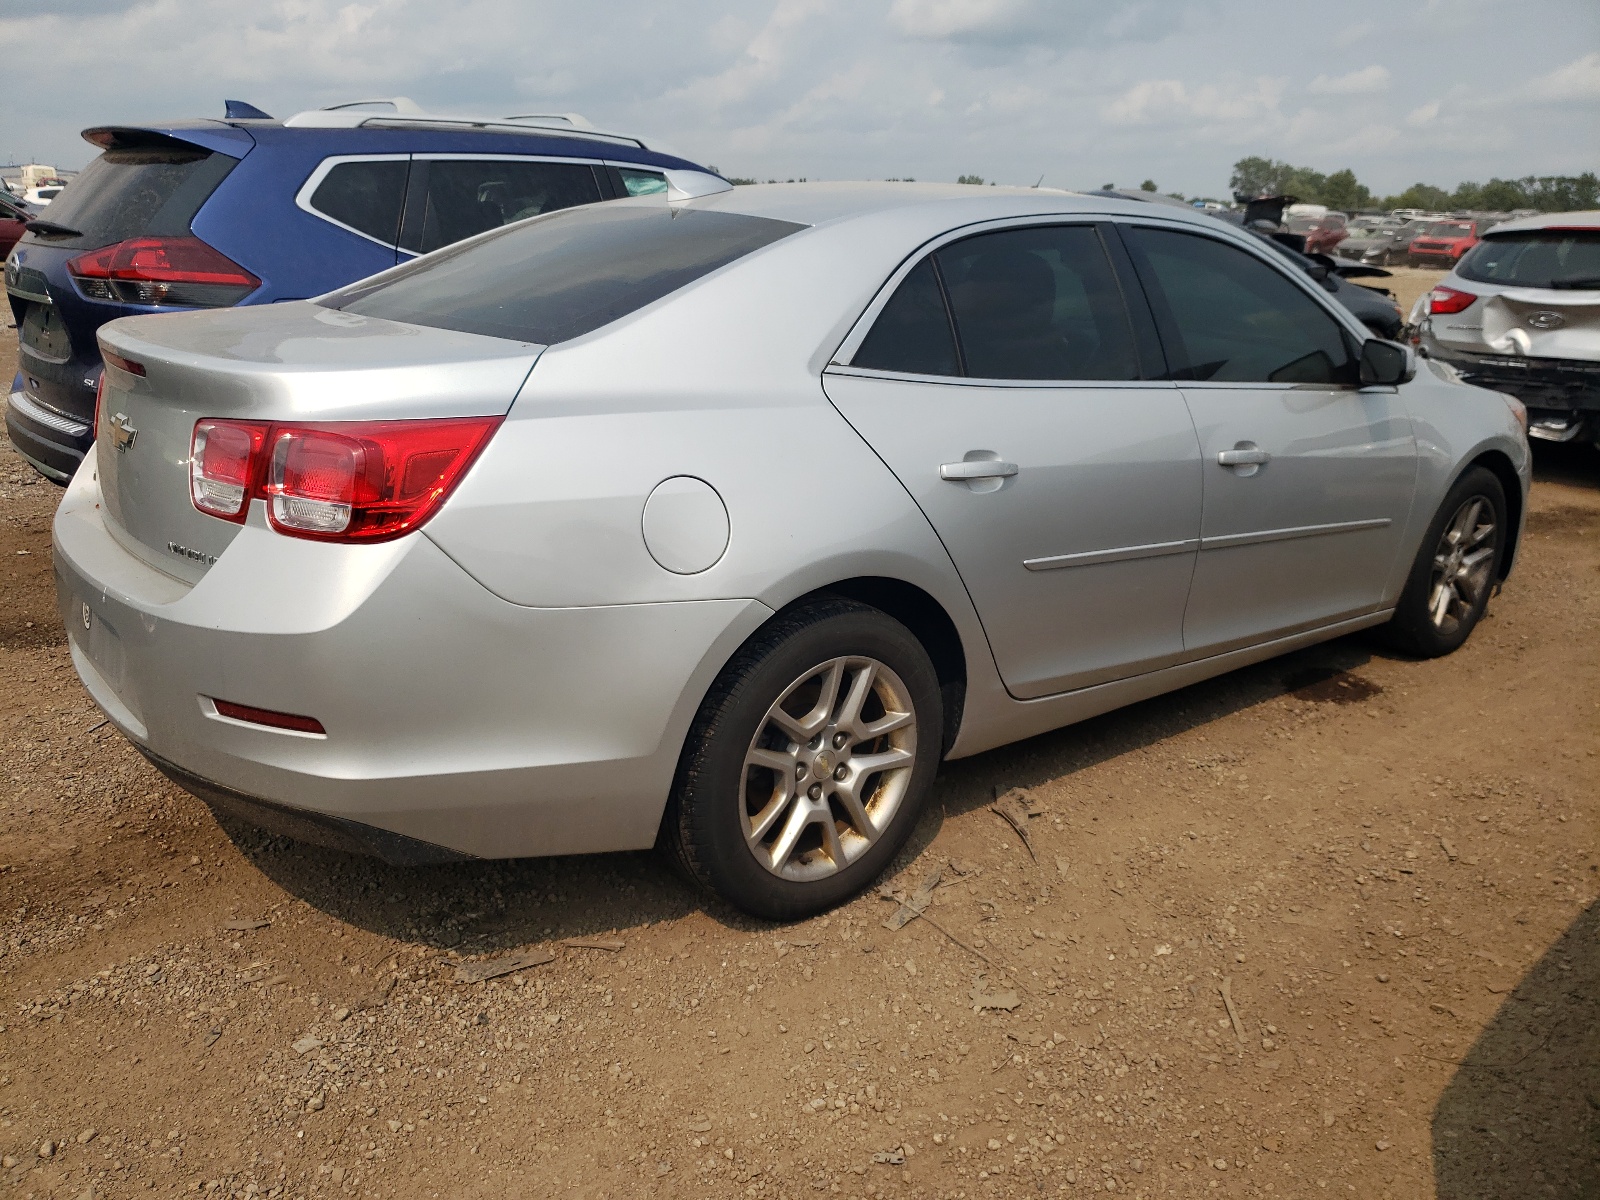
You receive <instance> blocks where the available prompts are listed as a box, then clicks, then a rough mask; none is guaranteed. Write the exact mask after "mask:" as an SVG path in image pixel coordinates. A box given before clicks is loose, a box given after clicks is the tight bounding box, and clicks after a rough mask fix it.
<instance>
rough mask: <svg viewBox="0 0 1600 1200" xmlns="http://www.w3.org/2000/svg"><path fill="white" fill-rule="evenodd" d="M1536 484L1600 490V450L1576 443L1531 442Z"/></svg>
mask: <svg viewBox="0 0 1600 1200" xmlns="http://www.w3.org/2000/svg"><path fill="white" fill-rule="evenodd" d="M1529 444H1530V445H1531V446H1532V447H1533V479H1534V482H1535V483H1564V484H1566V485H1567V486H1569V487H1585V488H1600V450H1597V449H1596V448H1595V447H1593V446H1588V445H1580V444H1578V443H1576V442H1566V443H1564V444H1558V443H1553V442H1538V441H1535V442H1531V443H1529Z"/></svg>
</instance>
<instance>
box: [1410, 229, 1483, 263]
mask: <svg viewBox="0 0 1600 1200" xmlns="http://www.w3.org/2000/svg"><path fill="white" fill-rule="evenodd" d="M1487 232H1488V227H1487V225H1486V224H1485V222H1483V221H1468V220H1458V221H1435V222H1434V223H1433V224H1432V225H1430V226H1428V228H1426V229H1425V230H1423V231H1422V232H1421V233H1419V234H1418V235H1417V236H1416V237H1414V238H1412V239H1411V249H1410V251H1409V252H1408V253H1407V256H1406V257H1407V261H1408V262H1409V263H1410V264H1411V265H1412V266H1413V267H1453V266H1455V265H1456V263H1457V261H1458V260H1459V259H1460V258H1461V256H1462V255H1463V254H1465V253H1466V252H1467V251H1468V250H1471V249H1472V248H1473V247H1474V246H1476V245H1477V244H1478V239H1479V238H1480V237H1481V236H1482V235H1483V234H1485V233H1487Z"/></svg>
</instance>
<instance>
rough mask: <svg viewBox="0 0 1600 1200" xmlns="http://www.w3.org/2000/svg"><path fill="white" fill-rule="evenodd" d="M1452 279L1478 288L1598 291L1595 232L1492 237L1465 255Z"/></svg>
mask: <svg viewBox="0 0 1600 1200" xmlns="http://www.w3.org/2000/svg"><path fill="white" fill-rule="evenodd" d="M1456 273H1457V274H1458V275H1460V276H1461V277H1462V278H1464V279H1473V280H1476V281H1478V282H1479V283H1504V284H1510V285H1515V286H1519V287H1544V288H1563V287H1564V288H1600V229H1526V230H1523V231H1522V232H1520V233H1501V234H1496V235H1495V236H1493V237H1490V238H1487V239H1485V240H1484V241H1481V242H1479V243H1478V244H1477V245H1476V246H1474V247H1473V248H1472V249H1471V250H1469V251H1468V252H1467V254H1466V257H1464V258H1463V259H1462V260H1461V262H1460V263H1458V264H1457V266H1456Z"/></svg>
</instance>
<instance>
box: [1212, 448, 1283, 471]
mask: <svg viewBox="0 0 1600 1200" xmlns="http://www.w3.org/2000/svg"><path fill="white" fill-rule="evenodd" d="M1271 457H1272V455H1270V454H1268V453H1267V452H1266V451H1265V450H1263V449H1261V448H1260V447H1259V446H1249V447H1244V446H1241V447H1239V448H1237V449H1234V450H1224V451H1223V452H1222V453H1221V454H1219V455H1217V464H1218V465H1219V466H1224V467H1259V466H1260V465H1261V464H1262V463H1264V462H1266V461H1267V460H1269V459H1270V458H1271Z"/></svg>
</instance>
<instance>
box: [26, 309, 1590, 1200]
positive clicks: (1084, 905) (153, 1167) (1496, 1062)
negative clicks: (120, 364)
mask: <svg viewBox="0 0 1600 1200" xmlns="http://www.w3.org/2000/svg"><path fill="white" fill-rule="evenodd" d="M9 336H10V335H9V334H8V335H7V340H9ZM11 353H12V351H11V350H10V349H9V348H8V349H7V350H6V351H5V352H4V354H5V358H6V361H4V362H0V372H3V375H4V378H6V379H9V378H10V376H11V371H12V367H11V365H10V354H11ZM1539 461H1540V467H1539V481H1538V483H1537V485H1536V487H1535V489H1534V494H1533V501H1532V514H1531V517H1530V519H1529V522H1528V528H1527V534H1526V539H1525V542H1524V545H1523V548H1522V553H1521V562H1520V564H1519V566H1518V568H1517V571H1516V573H1515V574H1514V576H1513V577H1512V579H1511V581H1510V583H1509V585H1508V586H1507V587H1506V589H1505V591H1504V592H1503V594H1502V595H1500V596H1499V597H1498V598H1497V599H1496V600H1495V601H1494V603H1493V605H1492V607H1491V609H1490V612H1489V616H1488V619H1487V620H1486V621H1485V622H1484V624H1483V625H1482V626H1481V627H1480V628H1479V630H1478V631H1477V633H1476V634H1475V636H1474V637H1473V639H1472V640H1471V642H1470V643H1469V644H1468V645H1467V646H1466V647H1465V648H1464V649H1463V650H1462V651H1460V652H1459V653H1457V654H1455V655H1454V656H1452V657H1450V658H1447V659H1443V660H1439V661H1434V662H1413V661H1407V660H1405V659H1400V658H1394V657H1390V656H1388V655H1386V654H1384V653H1382V652H1381V651H1379V650H1377V649H1376V648H1375V647H1374V645H1373V644H1372V643H1370V642H1369V641H1366V640H1363V639H1361V638H1347V639H1344V640H1341V641H1337V642H1332V643H1329V644H1327V645H1324V646H1321V647H1319V648H1316V649H1313V650H1309V651H1306V652H1303V653H1300V654H1296V655H1293V656H1291V657H1288V658H1284V659H1281V660H1278V661H1276V662H1271V663H1266V664H1263V665H1261V666H1258V667H1255V668H1252V669H1249V670H1246V671H1241V672H1239V673H1237V674H1234V675H1231V676H1229V677H1227V678H1223V679H1218V680H1215V681H1213V682H1210V683H1207V684H1204V685H1201V686H1197V687H1193V688H1189V689H1187V690H1185V691H1183V692H1180V693H1177V694H1175V695H1171V696H1167V697H1165V698H1162V699H1159V700H1155V701H1151V702H1149V703H1146V704H1141V705H1139V706H1137V707H1134V708H1130V709H1127V710H1125V711H1123V712H1120V713H1116V714H1112V715H1110V716H1107V717H1104V718H1101V719H1099V720H1095V721H1091V722H1088V723H1087V724H1084V725H1080V726H1077V727H1075V728H1072V729H1067V730H1063V731H1060V732H1057V733H1053V734H1050V735H1048V736H1044V737H1040V738H1035V739H1033V740H1032V741H1029V742H1025V743H1023V744H1020V745H1017V746H1012V747H1010V748H1007V749H1004V750H1000V751H995V752H993V753H989V754H986V755H983V756H981V757H978V758H975V759H969V760H967V761H964V762H959V763H954V764H950V765H949V766H947V767H946V769H945V770H944V772H943V774H942V776H941V778H940V781H939V784H938V787H937V790H936V796H935V803H934V805H933V810H932V811H931V812H930V813H929V814H928V816H927V818H926V819H925V821H924V822H923V824H922V826H921V827H920V828H919V829H918V831H917V834H916V837H915V839H914V841H913V844H912V846H911V847H910V848H909V849H908V851H907V852H906V853H905V854H904V855H903V856H902V859H901V860H900V862H899V863H898V864H897V865H896V868H895V871H894V873H893V875H892V876H891V877H890V878H889V880H888V881H887V882H888V884H889V886H890V887H891V888H893V889H895V890H898V891H900V892H902V893H912V892H914V891H915V889H916V888H917V887H918V885H919V884H921V883H922V882H923V881H924V880H925V879H927V878H928V877H929V876H930V875H931V873H933V872H935V871H937V872H940V873H941V882H940V885H939V886H938V888H937V890H936V891H935V893H934V896H933V902H932V906H931V908H929V909H928V912H927V917H926V918H925V919H917V920H913V921H911V922H910V923H909V924H907V925H906V926H905V927H904V928H902V929H899V930H898V931H891V930H889V929H888V928H886V927H885V924H884V922H885V920H886V918H888V917H889V916H890V915H891V914H892V913H894V912H895V911H896V905H895V904H894V903H893V902H889V901H886V900H884V899H882V898H880V897H879V896H877V895H868V896H863V897H862V898H860V899H858V900H856V901H855V902H853V903H851V904H849V905H846V906H845V907H843V908H841V909H839V910H838V911H836V912H834V913H833V914H832V915H830V916H827V917H823V918H821V919H818V920H813V921H809V922H806V923H804V924H802V925H798V926H791V927H787V928H780V927H774V926H769V925H763V924H759V923H755V922H751V921H748V920H745V919H743V918H741V917H740V916H738V915H737V914H734V913H731V912H728V911H726V910H723V909H721V908H718V907H716V906H715V905H710V904H707V903H706V902H704V901H702V900H701V899H700V898H699V897H697V896H695V895H693V894H691V893H690V892H688V891H687V890H685V889H684V888H683V887H682V886H680V884H679V883H678V882H676V880H675V879H674V878H673V877H672V876H671V875H670V874H669V873H668V872H667V871H666V870H665V869H664V868H663V866H662V865H661V864H660V863H659V862H658V861H657V860H656V859H654V858H653V857H652V856H650V855H648V854H626V855H613V856H607V857H600V858H589V859H582V860H577V859H558V860H541V861H529V862H517V863H487V864H478V865H460V866H451V867H435V868H426V869H397V868H391V867H387V866H383V865H380V864H377V863H374V862H371V861H367V860H363V859H359V858H353V857H348V856H344V855H340V854H335V853H331V852H328V851H324V850H319V849H311V848H306V847H304V846H299V845H295V844H292V843H289V842H286V841H283V840H281V839H276V838H271V837H267V836H263V835H261V834H258V833H255V832H252V831H251V830H249V829H247V828H241V827H231V826H230V827H224V826H221V825H219V824H218V822H217V821H216V820H215V819H214V818H213V817H212V816H211V814H210V813H209V812H208V811H207V810H206V808H205V807H204V806H203V805H201V804H200V803H199V802H198V801H196V800H194V799H192V798H190V797H189V796H187V795H186V794H184V793H183V792H181V791H179V790H177V789H176V788H174V787H173V786H171V785H170V784H168V783H167V782H166V781H164V780H163V778H162V777H161V776H159V775H158V774H156V772H155V771H153V770H152V769H151V768H150V767H149V766H147V765H146V764H145V762H144V761H143V760H142V759H141V758H140V757H139V756H138V755H137V754H136V753H135V752H134V751H133V749H132V748H131V747H129V746H128V745H127V744H126V743H124V742H123V740H122V739H121V738H120V736H119V735H118V734H117V733H116V732H115V731H114V730H113V729H112V728H111V727H110V726H109V725H107V724H106V723H105V721H104V719H103V718H102V716H101V714H100V713H99V712H97V711H96V709H95V707H94V705H93V704H92V703H91V702H90V700H89V698H88V696H87V695H86V694H85V693H84V691H83V690H82V688H81V687H80V686H79V684H78V682H77V679H76V678H75V676H74V674H73V670H72V666H71V662H70V659H69V656H68V652H67V645H66V638H65V636H64V633H63V630H62V627H61V624H60V622H59V620H58V619H57V616H56V614H55V610H54V593H53V587H52V578H51V565H50V525H49V523H50V515H51V511H52V509H53V507H54V505H55V503H56V500H57V498H58V495H59V493H58V491H57V490H56V489H55V488H54V487H53V486H52V485H50V484H48V483H45V482H43V481H41V480H39V479H38V478H37V477H36V476H34V475H33V473H32V472H31V471H30V470H29V468H28V467H27V466H26V465H25V464H24V463H23V462H22V461H21V460H19V459H18V458H16V457H15V455H13V454H12V453H11V451H10V449H9V446H6V447H5V448H4V449H0V564H3V570H4V572H5V576H4V580H3V584H0V587H3V592H0V600H3V603H0V1152H3V1154H4V1158H3V1160H0V1162H3V1166H0V1189H6V1190H7V1194H10V1193H14V1194H16V1195H18V1196H37V1197H46V1196H49V1197H63V1198H68V1200H70V1198H73V1197H85V1196H106V1197H120V1196H130V1195H140V1196H142V1195H148V1194H151V1193H154V1194H157V1195H169V1194H175V1193H180V1192H182V1193H190V1194H192V1193H195V1192H200V1193H202V1194H204V1195H207V1196H252V1195H256V1196H260V1195H265V1196H280V1195H281V1196H294V1197H343V1196H397V1197H434V1196H449V1197H455V1196H481V1197H496V1198H499V1197H523V1196H526V1197H544V1196H563V1197H600V1196H613V1197H631V1196H659V1197H735V1196H760V1197H776V1196H787V1197H803V1196H811V1195H819V1194H820V1195H849V1196H857V1197H860V1196H906V1197H911V1196H915V1197H931V1196H938V1197H974V1198H976V1197H1002V1196H1008V1197H1009V1196H1042V1195H1049V1196H1057V1195H1065V1196H1073V1197H1081V1196H1090V1195H1098V1194H1102V1193H1115V1194H1118V1195H1125V1196H1152V1197H1153V1196H1167V1195H1172V1196H1236V1197H1243V1196H1284V1197H1305V1196H1309V1197H1319V1196H1328V1197H1335V1196H1351V1197H1360V1198H1361V1200H1368V1198H1379V1197H1394V1198H1400V1197H1406V1198H1411V1197H1447V1198H1450V1200H1467V1198H1468V1197H1482V1198H1485V1200H1487V1198H1490V1197H1494V1198H1499V1197H1508V1196H1515V1197H1523V1196H1527V1197H1546V1196H1554V1197H1562V1198H1566V1197H1573V1198H1576V1197H1590V1198H1593V1197H1596V1196H1600V1182H1597V1181H1600V1134H1597V1129H1600V1124H1597V1118H1600V1035H1597V1026H1596V1005H1597V995H1600V920H1597V918H1600V908H1597V906H1596V905H1595V899H1596V895H1597V893H1600V881H1597V866H1600V857H1597V853H1596V840H1595V834H1596V823H1597V816H1600V803H1597V797H1596V787H1595V785H1596V781H1597V778H1600V759H1597V758H1596V749H1597V746H1600V738H1597V736H1596V735H1597V730H1600V661H1597V660H1600V644H1597V640H1596V630H1597V623H1600V459H1597V457H1596V456H1594V455H1593V454H1589V453H1587V452H1572V453H1557V454H1542V455H1541V457H1540V460H1539ZM418 722H419V729H421V728H423V727H424V726H425V723H426V702H425V699H424V698H422V697H419V700H418ZM1010 788H1022V789H1025V791H1026V795H1027V797H1028V798H1029V801H1030V802H1031V803H1032V805H1033V806H1034V807H1035V808H1036V809H1037V815H1036V816H1034V817H1032V818H1030V819H1028V820H1027V822H1026V825H1027V829H1028V834H1029V840H1030V842H1031V853H1030V850H1029V849H1028V848H1027V847H1025V846H1024V845H1023V843H1022V842H1021V840H1020V839H1019V837H1018V835H1017V833H1016V832H1014V831H1013V829H1012V827H1011V826H1010V825H1009V824H1007V823H1006V822H1005V821H1003V820H1002V819H1001V818H1000V817H999V816H997V815H996V814H995V813H994V812H992V811H990V807H989V805H990V802H991V800H992V798H993V797H994V795H995V794H996V792H997V791H998V792H1001V793H1004V792H1005V791H1006V790H1007V789H1010ZM572 938H590V939H596V938H598V939H615V940H614V941H613V942H607V943H605V944H607V945H611V946H614V947H615V948H611V949H607V948H592V947H584V946H579V945H572V944H569V943H567V942H566V940H565V939H572ZM512 952H518V953H531V954H534V957H536V958H547V961H544V962H543V963H542V964H540V965H531V966H527V967H525V968H524V969H522V970H520V971H518V972H516V973H514V974H510V975H507V976H503V977H501V978H497V979H493V980H490V981H487V982H477V983H471V982H463V981H461V979H460V974H459V972H458V964H459V963H462V962H480V961H482V960H484V959H486V958H493V957H496V956H500V955H504V954H508V953H512ZM537 952H542V953H537Z"/></svg>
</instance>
